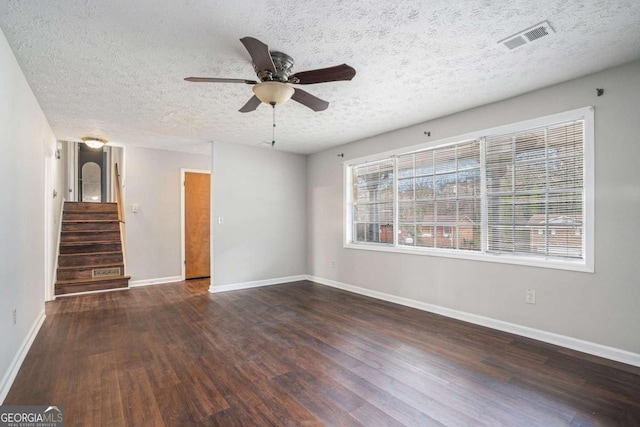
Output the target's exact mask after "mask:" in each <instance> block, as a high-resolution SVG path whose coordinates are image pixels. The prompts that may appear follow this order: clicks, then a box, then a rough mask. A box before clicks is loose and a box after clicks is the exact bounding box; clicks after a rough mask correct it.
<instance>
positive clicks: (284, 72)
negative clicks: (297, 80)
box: [256, 51, 294, 82]
mask: <svg viewBox="0 0 640 427" xmlns="http://www.w3.org/2000/svg"><path fill="white" fill-rule="evenodd" d="M269 54H270V55H271V59H272V60H273V65H275V67H276V73H275V74H271V73H270V72H268V71H267V72H266V73H265V72H264V71H258V70H256V71H257V73H258V77H259V78H260V80H262V81H267V80H278V81H281V82H288V81H289V76H290V75H291V73H292V69H293V64H294V62H293V58H292V57H290V56H289V55H287V54H286V53H282V52H277V51H270V52H269Z"/></svg>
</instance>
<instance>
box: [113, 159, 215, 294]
mask: <svg viewBox="0 0 640 427" xmlns="http://www.w3.org/2000/svg"><path fill="white" fill-rule="evenodd" d="M125 163H126V165H125V167H126V170H125V197H126V201H125V206H124V211H125V212H124V214H125V223H126V225H125V227H126V230H125V234H126V246H125V248H126V258H127V266H126V269H127V274H128V275H130V276H131V281H132V283H133V284H134V285H135V282H137V281H141V280H142V281H156V280H162V279H166V278H176V277H178V279H177V280H179V277H180V276H181V274H182V265H181V257H182V255H181V240H180V233H181V231H180V227H181V223H180V215H181V213H180V197H181V196H180V185H181V183H180V169H181V168H185V169H200V170H210V168H211V157H210V156H203V155H195V154H187V153H179V152H175V151H165V150H153V149H148V148H136V147H127V148H125ZM134 203H135V204H138V206H139V211H138V213H132V212H131V206H132V204H134Z"/></svg>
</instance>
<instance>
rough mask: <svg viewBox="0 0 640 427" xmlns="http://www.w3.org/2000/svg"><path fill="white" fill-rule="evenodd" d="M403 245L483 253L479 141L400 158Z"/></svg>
mask: <svg viewBox="0 0 640 427" xmlns="http://www.w3.org/2000/svg"><path fill="white" fill-rule="evenodd" d="M398 226H399V231H398V244H400V245H405V246H420V247H431V248H442V249H461V250H475V251H479V250H480V249H481V244H480V243H481V240H480V238H481V229H480V227H481V198H480V144H479V142H478V141H472V142H466V143H460V144H456V145H452V146H447V147H442V148H436V149H431V150H424V151H420V152H416V153H411V154H405V155H400V156H398Z"/></svg>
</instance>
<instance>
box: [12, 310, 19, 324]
mask: <svg viewBox="0 0 640 427" xmlns="http://www.w3.org/2000/svg"><path fill="white" fill-rule="evenodd" d="M12 313H13V324H14V325H15V324H16V323H18V310H17V309H15V308H14V309H13V312H12Z"/></svg>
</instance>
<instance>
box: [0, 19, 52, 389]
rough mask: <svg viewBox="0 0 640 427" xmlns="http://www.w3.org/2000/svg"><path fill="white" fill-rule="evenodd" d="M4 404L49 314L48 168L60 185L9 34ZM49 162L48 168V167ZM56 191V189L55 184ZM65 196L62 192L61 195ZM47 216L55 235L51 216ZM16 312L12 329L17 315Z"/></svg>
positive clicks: (1, 216)
mask: <svg viewBox="0 0 640 427" xmlns="http://www.w3.org/2000/svg"><path fill="white" fill-rule="evenodd" d="M0 64H2V65H1V66H0V69H1V70H2V71H1V72H0V147H2V155H1V156H0V206H1V207H0V225H1V226H0V337H1V339H0V402H1V401H2V400H4V397H5V396H4V393H5V392H6V391H8V390H6V386H7V385H8V379H9V374H10V369H11V367H12V362H13V361H14V360H15V358H16V356H17V354H18V351H19V349H20V348H21V346H22V345H23V344H24V343H25V341H26V340H27V338H28V335H29V331H30V330H31V329H32V327H33V326H34V324H36V322H37V321H38V319H39V318H40V316H41V315H42V314H43V313H44V290H45V283H48V282H49V280H50V278H51V274H52V272H51V271H45V263H46V264H47V265H49V267H50V265H51V258H50V257H48V258H46V259H45V200H44V197H45V187H44V181H45V168H46V170H47V173H48V174H50V177H51V179H52V181H54V182H55V181H57V178H56V176H57V166H56V165H55V163H54V162H55V160H53V153H54V150H55V137H54V135H53V132H52V131H51V128H50V127H49V124H48V123H47V119H46V117H45V116H44V114H43V112H42V110H41V109H40V106H39V105H38V101H37V100H36V98H35V96H34V95H33V93H32V91H31V88H30V87H29V84H28V83H27V81H26V79H25V77H24V75H23V73H22V71H21V69H20V66H19V65H18V62H17V61H16V59H15V57H14V55H13V52H12V51H11V48H10V47H9V44H8V43H7V41H6V39H5V37H4V34H3V33H2V32H1V31H0ZM45 159H46V163H45ZM52 185H53V184H52ZM58 191H60V189H58ZM46 196H47V197H51V199H49V201H48V207H49V209H50V211H49V212H47V215H46V218H47V219H46V221H49V230H50V231H51V233H50V234H49V236H47V239H51V236H52V234H53V230H51V226H52V222H53V220H52V219H51V218H52V216H51V211H53V210H55V207H56V205H57V206H58V207H59V202H58V201H59V200H61V198H60V197H59V198H58V201H53V202H52V201H51V200H53V197H52V196H51V194H50V193H49V194H47V195H46ZM13 309H16V310H17V323H16V325H14V324H13V316H12V310H13Z"/></svg>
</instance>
